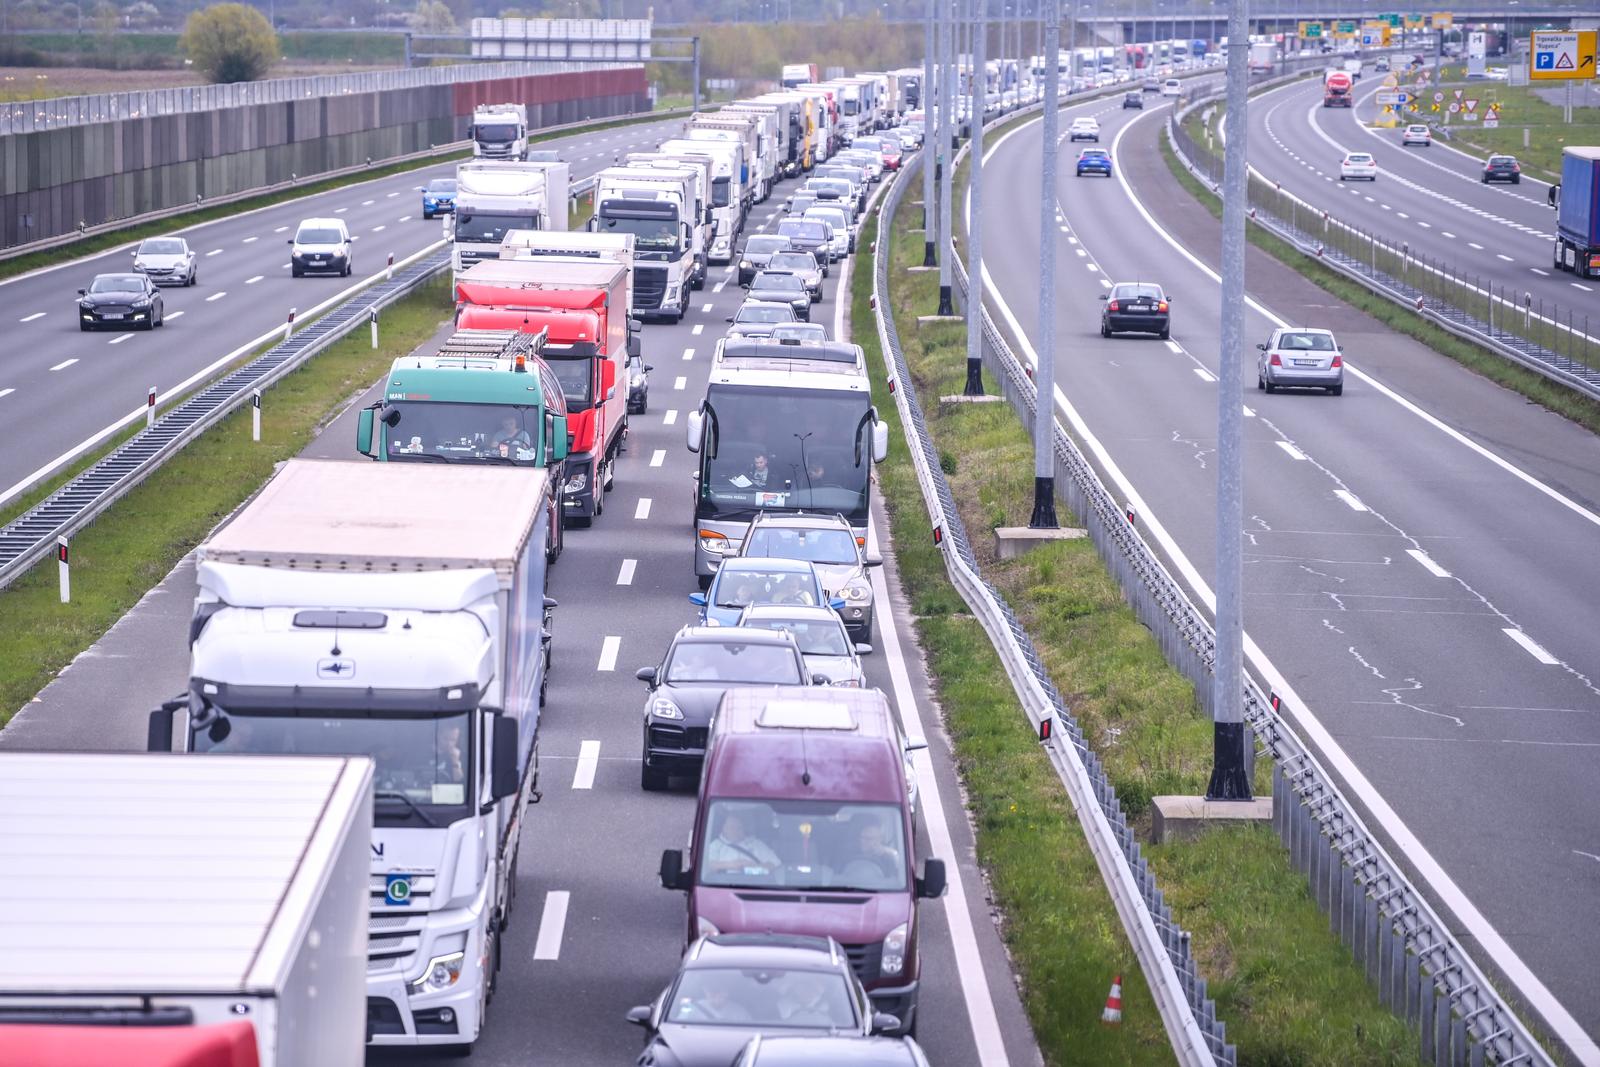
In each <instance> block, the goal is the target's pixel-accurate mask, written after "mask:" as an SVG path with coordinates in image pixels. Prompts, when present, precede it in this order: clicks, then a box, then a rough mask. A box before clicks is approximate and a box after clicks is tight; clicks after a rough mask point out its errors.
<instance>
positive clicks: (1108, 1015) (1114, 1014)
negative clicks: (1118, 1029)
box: [1100, 974, 1122, 1026]
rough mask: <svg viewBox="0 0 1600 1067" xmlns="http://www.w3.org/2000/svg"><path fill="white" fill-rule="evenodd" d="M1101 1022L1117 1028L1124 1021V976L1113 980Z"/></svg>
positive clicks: (1101, 1015)
mask: <svg viewBox="0 0 1600 1067" xmlns="http://www.w3.org/2000/svg"><path fill="white" fill-rule="evenodd" d="M1100 1021H1101V1022H1103V1023H1105V1024H1106V1025H1107V1026H1115V1025H1117V1024H1118V1023H1120V1022H1121V1021H1122V975H1120V974H1119V975H1117V976H1116V978H1114V979H1112V982H1111V992H1110V993H1108V994H1106V1007H1105V1010H1104V1011H1102V1012H1101V1013H1100Z"/></svg>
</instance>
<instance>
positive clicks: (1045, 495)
mask: <svg viewBox="0 0 1600 1067" xmlns="http://www.w3.org/2000/svg"><path fill="white" fill-rule="evenodd" d="M1043 2H1044V7H1045V12H1044V43H1043V44H1042V45H1041V46H1040V48H1039V51H1040V53H1041V54H1043V55H1044V56H1045V60H1046V61H1045V64H1044V144H1042V145H1041V146H1040V148H1041V149H1042V152H1041V153H1040V154H1041V155H1042V156H1043V157H1044V162H1043V164H1042V165H1041V166H1040V168H1039V175H1040V178H1039V185H1040V196H1039V365H1038V366H1037V367H1035V368H1034V371H1033V383H1034V385H1035V386H1036V387H1037V391H1036V393H1035V395H1034V404H1033V517H1032V518H1030V519H1029V520H1028V525H1029V526H1031V527H1033V528H1034V529H1047V530H1053V529H1055V528H1056V527H1057V526H1059V525H1061V524H1060V522H1059V521H1057V519H1056V451H1055V428H1056V212H1055V203H1056V156H1057V155H1058V154H1059V153H1060V151H1061V146H1060V145H1058V144H1057V143H1056V138H1057V137H1058V136H1059V133H1058V127H1059V126H1060V122H1061V117H1060V114H1059V112H1060V107H1059V105H1058V104H1057V102H1056V87H1057V85H1058V84H1059V83H1060V81H1061V74H1060V64H1059V63H1057V62H1056V55H1057V54H1058V53H1059V52H1060V51H1061V4H1060V0H1043Z"/></svg>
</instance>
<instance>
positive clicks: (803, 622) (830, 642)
mask: <svg viewBox="0 0 1600 1067" xmlns="http://www.w3.org/2000/svg"><path fill="white" fill-rule="evenodd" d="M740 625H741V626H748V627H751V628H752V629H756V630H787V631H789V632H790V633H791V634H794V640H795V643H796V644H798V645H799V646H800V651H801V652H802V653H804V654H805V655H807V656H848V655H849V654H850V645H849V643H848V642H847V641H846V640H845V633H844V624H843V623H841V622H840V621H839V620H838V619H830V620H828V621H822V620H819V619H746V620H745V621H744V622H742V623H740Z"/></svg>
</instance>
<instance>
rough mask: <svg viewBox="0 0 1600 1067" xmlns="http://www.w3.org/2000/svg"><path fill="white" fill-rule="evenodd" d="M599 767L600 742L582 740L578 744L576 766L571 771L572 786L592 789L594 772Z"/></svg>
mask: <svg viewBox="0 0 1600 1067" xmlns="http://www.w3.org/2000/svg"><path fill="white" fill-rule="evenodd" d="M599 768H600V742H599V741H593V740H589V741H582V742H579V744H578V766H577V767H576V768H575V769H574V770H573V772H572V788H574V789H593V788H594V772H595V771H596V770H598V769H599Z"/></svg>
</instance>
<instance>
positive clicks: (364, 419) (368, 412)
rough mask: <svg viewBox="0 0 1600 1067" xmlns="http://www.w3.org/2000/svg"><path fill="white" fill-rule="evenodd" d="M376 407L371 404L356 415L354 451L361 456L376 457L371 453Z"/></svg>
mask: <svg viewBox="0 0 1600 1067" xmlns="http://www.w3.org/2000/svg"><path fill="white" fill-rule="evenodd" d="M377 409H378V405H377V404H372V405H370V406H368V407H364V408H362V409H361V411H360V412H359V413H357V415H356V451H357V452H360V453H361V454H362V455H363V456H372V457H373V458H374V459H376V458H377V457H376V456H374V455H373V452H372V430H373V420H374V416H375V415H376V414H377Z"/></svg>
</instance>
